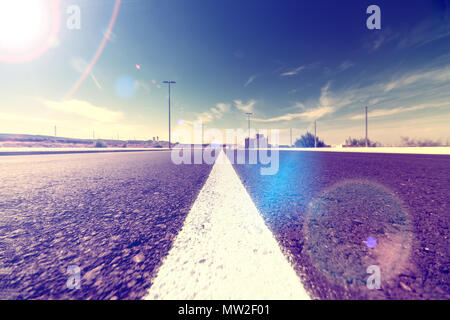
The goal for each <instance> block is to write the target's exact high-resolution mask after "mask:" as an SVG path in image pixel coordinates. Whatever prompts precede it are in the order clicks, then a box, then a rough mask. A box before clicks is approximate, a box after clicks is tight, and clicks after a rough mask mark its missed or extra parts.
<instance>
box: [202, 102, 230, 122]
mask: <svg viewBox="0 0 450 320" xmlns="http://www.w3.org/2000/svg"><path fill="white" fill-rule="evenodd" d="M228 111H230V105H229V104H227V103H217V104H216V105H215V107H212V108H211V109H209V110H208V111H205V112H202V113H200V114H199V115H197V121H200V122H203V123H207V122H211V121H213V120H217V119H221V118H222V116H223V114H224V113H226V112H228Z"/></svg>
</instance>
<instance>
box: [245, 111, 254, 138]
mask: <svg viewBox="0 0 450 320" xmlns="http://www.w3.org/2000/svg"><path fill="white" fill-rule="evenodd" d="M252 114H253V113H251V112H247V113H246V115H247V117H248V139H249V140H248V143H250V117H251V115H252Z"/></svg>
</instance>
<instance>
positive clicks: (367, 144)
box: [366, 106, 369, 148]
mask: <svg viewBox="0 0 450 320" xmlns="http://www.w3.org/2000/svg"><path fill="white" fill-rule="evenodd" d="M368 146H369V138H368V135H367V106H366V148H367V147H368Z"/></svg>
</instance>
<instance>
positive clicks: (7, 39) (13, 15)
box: [0, 0, 61, 63]
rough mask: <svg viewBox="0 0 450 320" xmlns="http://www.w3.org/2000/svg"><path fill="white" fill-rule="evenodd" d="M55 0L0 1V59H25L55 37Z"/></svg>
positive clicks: (57, 13) (43, 49)
mask: <svg viewBox="0 0 450 320" xmlns="http://www.w3.org/2000/svg"><path fill="white" fill-rule="evenodd" d="M60 19H61V17H60V11H59V0H14V1H5V0H1V1H0V61H2V62H6V63H25V62H29V61H31V60H33V59H35V58H37V57H39V56H40V55H42V54H43V53H44V52H46V51H47V50H48V49H49V48H50V47H51V46H52V45H53V43H54V42H55V41H56V36H57V34H58V31H59V26H60Z"/></svg>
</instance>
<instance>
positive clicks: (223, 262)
mask: <svg viewBox="0 0 450 320" xmlns="http://www.w3.org/2000/svg"><path fill="white" fill-rule="evenodd" d="M144 299H147V300H150V299H152V300H153V299H174V300H190V299H205V300H211V299H225V300H228V299H236V300H244V299H248V300H256V299H258V300H259V299H261V300H265V299H299V300H300V299H310V297H309V295H308V294H307V292H306V290H305V289H304V288H303V285H302V283H301V282H300V279H299V277H298V276H297V274H296V273H295V271H294V270H293V268H292V267H291V265H290V264H289V262H288V261H287V260H286V257H285V256H284V255H283V253H282V252H281V250H280V247H279V246H278V243H277V241H276V240H275V238H274V237H273V235H272V233H271V231H270V230H269V229H268V228H267V226H266V225H265V224H264V221H263V219H262V217H261V216H260V214H259V213H258V210H257V209H256V207H255V205H254V203H253V201H252V199H251V198H250V196H249V195H248V193H247V190H246V189H245V187H244V186H243V185H242V183H241V181H240V179H239V177H238V176H237V174H236V172H235V171H234V168H233V166H232V165H231V163H230V161H229V160H228V158H227V157H226V156H225V154H224V153H223V152H221V154H220V155H219V158H218V160H217V161H216V163H215V164H214V167H213V169H212V170H211V173H210V176H209V177H208V180H207V181H206V183H205V185H204V186H203V188H202V190H201V191H200V193H199V195H198V197H197V200H196V201H195V203H194V205H193V206H192V209H191V211H190V213H189V214H188V216H187V218H186V221H185V224H184V226H183V228H182V230H181V231H180V233H179V234H178V235H177V238H176V239H175V242H174V244H173V247H172V249H171V250H170V252H169V254H168V256H167V257H166V259H165V260H164V261H163V264H162V266H161V268H160V269H159V271H158V275H157V277H156V279H155V281H154V283H153V285H152V286H151V288H150V290H149V292H148V294H147V296H145V297H144Z"/></svg>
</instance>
